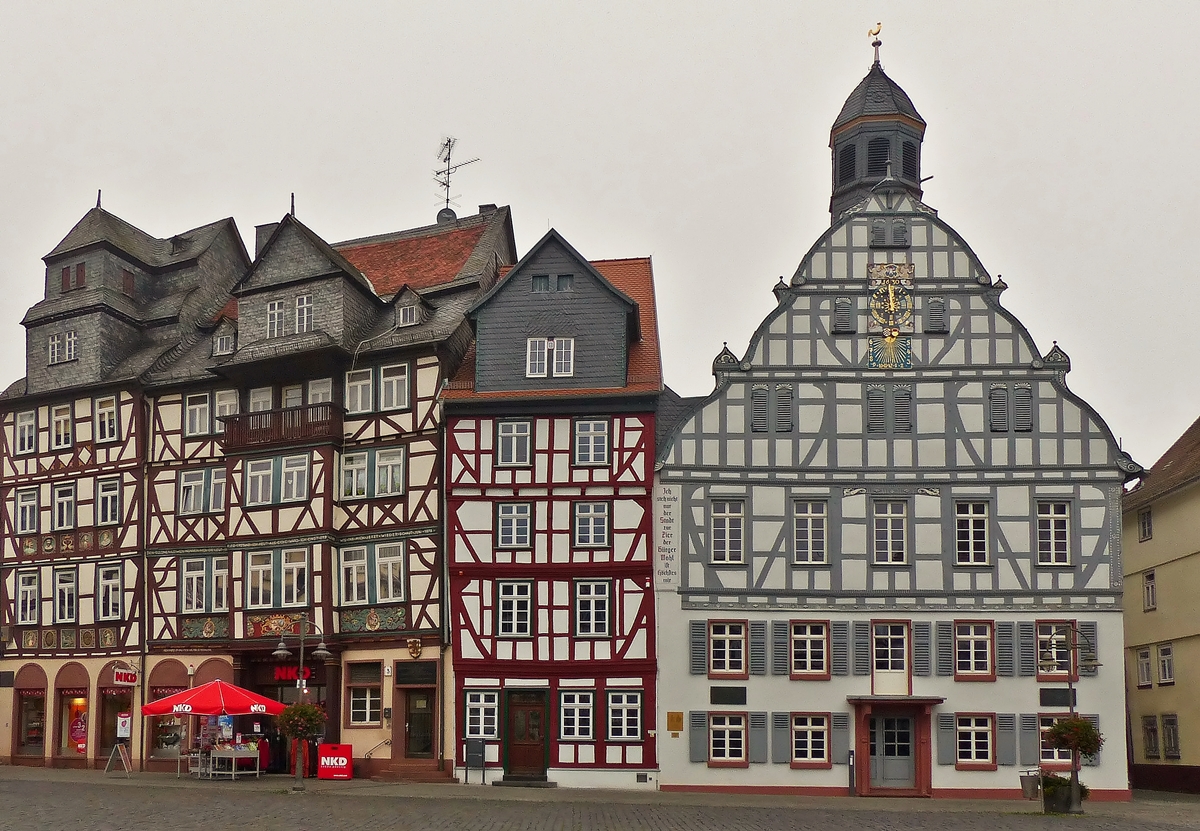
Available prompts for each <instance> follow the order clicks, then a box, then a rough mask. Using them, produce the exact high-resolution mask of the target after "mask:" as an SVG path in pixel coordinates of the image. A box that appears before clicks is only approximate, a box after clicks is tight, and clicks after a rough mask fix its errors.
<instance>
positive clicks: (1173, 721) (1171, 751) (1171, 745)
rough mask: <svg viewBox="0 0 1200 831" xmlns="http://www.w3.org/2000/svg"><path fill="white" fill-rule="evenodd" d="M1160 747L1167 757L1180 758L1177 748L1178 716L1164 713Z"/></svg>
mask: <svg viewBox="0 0 1200 831" xmlns="http://www.w3.org/2000/svg"><path fill="white" fill-rule="evenodd" d="M1162 747H1163V756H1165V757H1167V758H1168V759H1178V758H1180V755H1181V754H1180V749H1179V716H1177V715H1175V714H1174V713H1166V714H1164V715H1163V717H1162Z"/></svg>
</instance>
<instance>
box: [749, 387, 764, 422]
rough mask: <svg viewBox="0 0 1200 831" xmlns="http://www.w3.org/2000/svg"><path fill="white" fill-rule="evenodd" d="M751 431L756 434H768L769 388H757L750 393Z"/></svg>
mask: <svg viewBox="0 0 1200 831" xmlns="http://www.w3.org/2000/svg"><path fill="white" fill-rule="evenodd" d="M750 429H751V430H752V431H754V432H755V433H765V432H767V388H766V387H765V386H755V387H754V389H753V390H751V392H750Z"/></svg>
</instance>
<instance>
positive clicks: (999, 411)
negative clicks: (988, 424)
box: [988, 384, 1008, 433]
mask: <svg viewBox="0 0 1200 831" xmlns="http://www.w3.org/2000/svg"><path fill="white" fill-rule="evenodd" d="M988 412H989V413H990V414H991V420H992V432H993V433H1007V432H1008V387H1006V386H1004V385H1003V384H995V385H993V386H992V390H991V392H990V393H989V394H988Z"/></svg>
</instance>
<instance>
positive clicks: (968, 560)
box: [954, 500, 991, 566]
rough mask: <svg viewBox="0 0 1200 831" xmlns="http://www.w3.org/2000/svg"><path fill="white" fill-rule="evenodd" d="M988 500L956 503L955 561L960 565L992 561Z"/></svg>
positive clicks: (980, 564) (977, 564)
mask: <svg viewBox="0 0 1200 831" xmlns="http://www.w3.org/2000/svg"><path fill="white" fill-rule="evenodd" d="M989 507H990V506H989V505H988V503H987V502H972V501H966V500H963V501H961V502H955V503H954V546H955V549H954V550H955V554H954V562H955V564H956V565H960V566H985V565H988V564H989V563H990V562H991V553H990V552H991V541H990V540H989V539H988V520H989V516H988V513H989V511H988V509H989Z"/></svg>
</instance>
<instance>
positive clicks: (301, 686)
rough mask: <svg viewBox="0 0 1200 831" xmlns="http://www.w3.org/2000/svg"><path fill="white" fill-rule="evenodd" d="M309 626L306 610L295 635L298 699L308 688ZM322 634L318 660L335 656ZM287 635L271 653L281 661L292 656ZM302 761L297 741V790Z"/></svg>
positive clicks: (301, 779) (300, 786) (316, 653)
mask: <svg viewBox="0 0 1200 831" xmlns="http://www.w3.org/2000/svg"><path fill="white" fill-rule="evenodd" d="M312 625H313V627H314V628H315V629H316V630H317V631H318V632H320V629H321V627H319V626H317V624H316V623H313V624H312ZM308 626H309V619H308V612H305V613H304V614H303V615H301V617H300V633H299V634H298V635H296V636H295V637H297V638H299V640H300V663H299V666H298V668H297V670H296V689H298V690H300V692H299V693H298V694H297V700H299V699H302V698H303V697H304V690H305V689H306V685H305V683H304V642H305V641H306V640H307V639H308ZM321 634H322V638H321V640H320V642H319V643H318V644H317V648H316V649H314V650H313V651H312V656H313V657H314V658H316V659H317V660H318V661H324V660H326V659H328V658H332V657H333V653H332V652H330V651H329V650H328V649H326V648H325V638H324V636H323V635H324V633H321ZM286 637H287V634H284V633H280V635H279V646H277V647H276V648H275V651H274V652H272V653H271V657H272V658H278V659H279V660H281V661H286V660H287V659H288V658H290V657H292V651H291V650H290V649H288V648H287V643H285V641H284V639H285V638H286ZM306 741H307V739H306ZM301 763H302V761H301V754H300V743H299V742H297V743H296V784H295V785H293V786H292V789H293V790H297V791H302V790H304V777H303V776H302V775H301V774H302V769H301Z"/></svg>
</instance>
